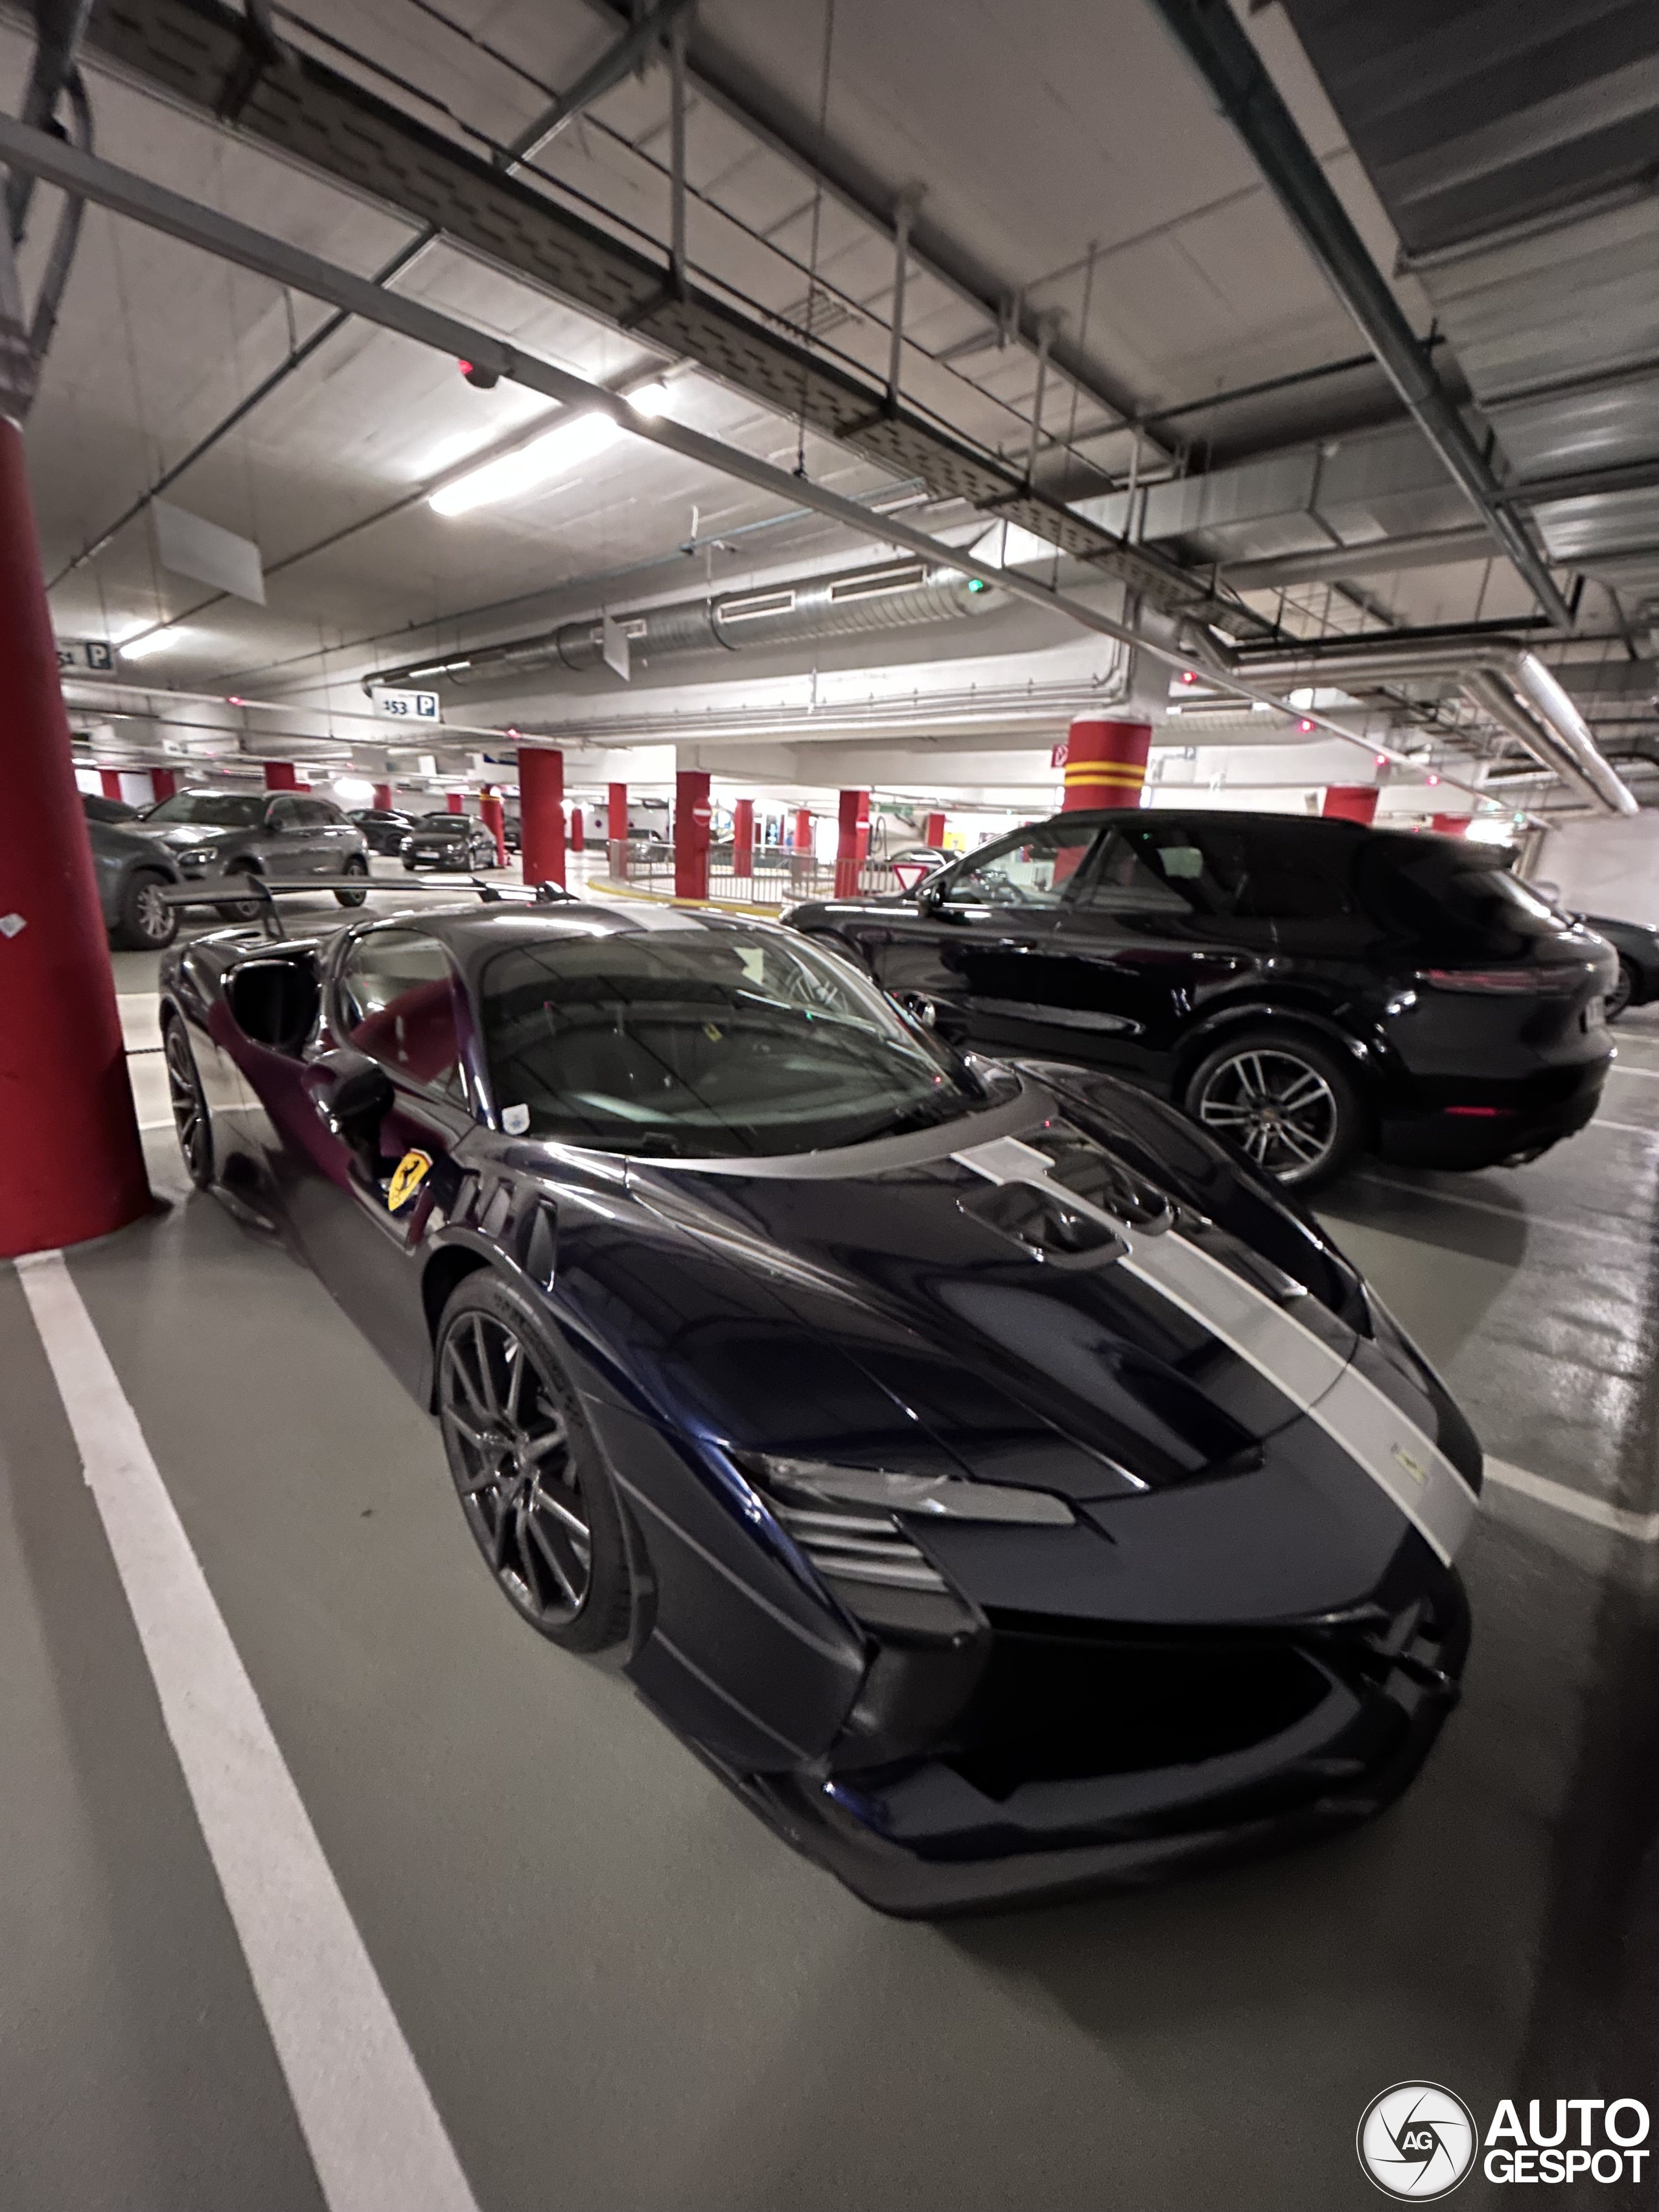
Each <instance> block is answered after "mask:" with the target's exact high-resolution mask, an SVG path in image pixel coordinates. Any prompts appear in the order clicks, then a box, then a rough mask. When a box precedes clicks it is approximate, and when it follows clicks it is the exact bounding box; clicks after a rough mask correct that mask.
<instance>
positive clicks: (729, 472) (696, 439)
mask: <svg viewBox="0 0 1659 2212" xmlns="http://www.w3.org/2000/svg"><path fill="white" fill-rule="evenodd" d="M0 161H3V162H4V163H6V164H7V165H8V166H9V167H11V168H13V169H14V170H16V169H23V170H27V171H28V172H29V173H31V174H32V175H33V176H35V177H37V178H39V179H41V180H42V181H43V182H45V183H47V184H52V185H57V186H58V189H59V190H60V191H66V192H72V193H78V194H79V195H80V196H81V197H82V198H83V199H85V200H87V201H88V202H90V203H91V204H93V205H94V206H96V207H104V208H107V209H109V210H111V211H112V213H114V214H116V215H120V216H127V217H129V218H130V219H131V221H133V222H139V223H142V224H143V225H144V226H145V227H146V228H149V229H152V230H155V231H159V232H161V233H162V234H164V235H165V236H167V237H169V238H174V239H177V240H180V241H181V242H182V243H183V244H185V245H188V246H196V247H198V248H200V249H201V250H202V251H203V252H207V253H211V254H214V255H216V256H217V257H218V258H220V259H222V260H225V261H229V262H233V263H234V264H236V265H237V266H238V267H240V268H243V269H248V270H253V271H254V272H255V273H256V274H257V275H259V276H264V277H267V278H268V279H269V280H270V282H271V283H275V284H282V285H288V286H290V287H291V288H292V289H294V290H295V291H296V292H301V293H304V294H305V295H307V298H310V299H314V300H322V301H326V302H328V304H329V305H331V306H332V307H341V308H343V309H344V310H345V311H346V312H347V313H350V314H354V315H360V316H362V319H363V320H364V321H365V322H369V323H374V324H376V325H379V326H380V328H381V329H383V330H389V331H397V332H398V333H399V334H400V335H401V336H402V337H407V338H410V339H412V340H413V341H414V342H415V343H416V344H417V345H423V346H428V347H430V348H431V349H434V350H435V351H436V352H438V353H441V354H443V355H445V356H447V357H448V358H449V359H450V360H452V361H453V360H456V359H461V360H465V361H470V362H473V363H474V364H475V366H477V368H480V369H483V371H485V372H486V373H488V374H492V375H495V376H496V377H498V378H502V377H504V378H506V379H507V380H508V381H509V382H511V383H514V384H521V385H523V386H525V388H526V390H527V391H532V392H540V393H542V394H543V396H544V398H549V399H554V400H557V401H560V402H561V403H562V404H564V405H566V406H568V407H571V408H574V409H577V410H581V411H582V412H584V413H591V414H599V415H605V416H609V417H610V418H611V421H612V422H616V423H617V424H618V425H619V427H620V428H623V429H624V430H626V431H628V432H629V434H630V435H632V436H634V437H636V438H639V439H641V440H642V441H644V442H645V443H647V444H649V445H653V446H661V447H664V448H665V449H666V450H667V451H668V452H670V453H678V454H679V455H680V456H681V457H682V458H683V459H685V460H689V461H693V462H696V463H698V464H699V465H702V467H705V468H708V469H711V470H713V471H715V472H716V473H718V474H719V475H721V476H726V477H733V478H735V479H736V480H737V481H738V482H739V483H748V484H751V485H753V486H754V488H755V489H757V490H758V491H763V492H765V493H767V494H769V495H770V496H771V497H773V498H774V499H775V500H776V501H778V502H779V504H780V506H782V507H811V508H813V509H815V510H816V511H817V513H820V514H824V515H827V516H829V519H830V520H832V521H834V522H838V523H841V524H842V525H843V526H845V527H846V528H847V529H848V530H849V531H851V532H854V534H855V535H856V536H858V537H860V538H872V539H874V540H875V541H876V542H877V543H878V544H884V545H902V546H904V547H906V548H907V549H908V550H909V551H911V552H913V553H920V554H921V555H922V556H923V557H924V558H926V559H927V560H929V561H934V562H939V565H940V566H941V567H944V568H953V569H956V570H957V572H958V573H959V574H963V575H966V576H977V577H978V578H979V579H980V580H981V582H983V583H986V584H988V585H991V586H994V587H995V588H996V589H998V590H1000V591H1003V592H1007V593H1008V594H1009V595H1010V596H1011V597H1012V598H1015V599H1025V600H1028V601H1030V603H1031V604H1032V605H1035V606H1040V607H1043V608H1046V609H1048V610H1049V611H1052V612H1054V613H1055V614H1059V615H1061V616H1063V617H1065V618H1066V620H1067V621H1069V622H1073V623H1076V624H1077V625H1078V627H1079V629H1085V630H1091V631H1093V632H1094V633H1095V635H1097V636H1100V637H1108V638H1111V639H1113V640H1115V641H1116V642H1117V643H1119V644H1121V645H1127V646H1130V647H1133V648H1134V649H1135V650H1136V651H1138V652H1139V653H1144V654H1145V655H1146V657H1147V658H1148V659H1151V660H1152V661H1155V662H1157V663H1158V664H1160V665H1163V666H1164V667H1168V668H1172V669H1176V670H1179V671H1188V672H1190V673H1191V674H1192V675H1194V676H1195V677H1200V678H1202V679H1203V680H1204V681H1205V682H1206V683H1207V684H1210V685H1212V687H1216V688H1218V689H1220V690H1225V691H1229V692H1231V693H1232V694H1233V695H1234V696H1237V697H1238V698H1241V699H1256V700H1260V701H1261V702H1262V703H1263V704H1264V705H1267V706H1270V707H1276V708H1280V709H1281V710H1284V709H1285V701H1284V700H1283V699H1281V698H1280V697H1279V696H1277V695H1276V694H1275V693H1274V692H1273V691H1271V690H1263V689H1261V687H1260V686H1259V685H1257V684H1254V683H1252V682H1251V681H1250V680H1249V678H1246V677H1243V676H1240V675H1237V674H1235V673H1232V672H1231V671H1223V670H1221V669H1218V667H1217V666H1216V665H1215V664H1214V662H1213V661H1212V660H1211V659H1200V658H1199V657H1198V656H1197V655H1195V654H1194V653H1190V652H1187V651H1185V650H1182V649H1181V648H1179V647H1175V646H1172V645H1169V644H1165V643H1164V642H1162V641H1159V640H1158V639H1155V638H1152V637H1149V636H1148V635H1146V631H1145V629H1142V628H1138V627H1136V626H1135V625H1134V624H1133V623H1127V622H1124V621H1122V620H1120V619H1119V618H1118V617H1115V616H1112V615H1108V614H1105V613H1103V611H1101V610H1100V609H1099V608H1097V607H1095V606H1092V605H1089V604H1088V603H1087V602H1086V601H1085V600H1082V599H1077V598H1075V597H1073V596H1072V595H1071V594H1069V593H1066V592H1059V591H1055V590H1054V589H1053V588H1052V587H1051V586H1048V585H1047V584H1044V583H1042V582H1040V581H1039V580H1038V579H1037V578H1036V577H1035V576H1027V575H1025V574H1022V573H1021V572H1020V571H1019V570H1018V569H1015V568H994V567H993V566H992V565H991V564H990V563H989V562H985V561H981V560H978V559H976V558H975V556H974V555H973V554H971V553H968V552H964V551H963V550H962V549H961V548H960V547H958V546H954V545H947V544H945V543H944V541H943V540H942V539H940V538H933V537H931V536H929V534H928V533H927V532H926V531H924V530H916V529H914V528H912V527H911V526H910V525H909V524H908V523H907V522H905V521H904V520H903V519H902V516H899V515H896V514H885V515H883V514H876V513H872V511H871V510H870V509H869V508H868V507H862V506H860V504H859V502H858V501H856V500H852V499H848V498H846V497H844V496H843V495H842V494H841V493H840V492H834V491H831V490H829V488H828V487H827V486H826V485H823V484H818V483H813V482H811V479H810V478H806V479H803V478H801V477H796V476H793V475H791V474H790V473H789V472H788V471H786V470H783V469H780V468H776V467H775V466H774V465H773V464H772V463H771V462H770V461H765V460H762V459H760V458H759V457H758V456H757V455H756V454H753V453H745V452H744V450H743V449H742V448H741V447H738V446H730V445H726V444H725V443H724V442H723V441H720V439H718V438H710V437H708V436H707V435H705V434H704V433H703V432H702V431H701V430H694V429H692V428H690V427H689V426H688V425H687V424H685V423H683V422H675V421H674V420H673V419H672V418H671V416H666V415H658V416H642V415H638V414H636V413H635V410H634V409H633V408H632V407H630V406H629V403H628V401H627V400H626V399H625V398H623V397H622V396H621V394H620V393H617V392H610V391H607V390H606V389H605V386H603V385H599V384H592V383H590V382H589V381H588V380H587V379H586V377H582V376H577V375H575V374H573V373H572V372H571V371H570V370H569V369H567V368H559V367H558V366H557V365H556V363H554V362H550V361H544V360H543V359H541V358H540V357H539V356H537V355H534V354H528V353H525V352H523V351H521V350H520V349H519V348H518V347H517V346H513V345H509V344H507V342H506V341H505V340H504V339H501V338H499V337H495V336H494V335H493V334H492V333H491V332H489V331H481V330H478V329H477V328H475V327H474V326H473V325H471V324H468V323H464V322H462V321H461V320H460V319H459V318H458V317H456V316H454V315H449V314H446V313H443V312H442V311H441V309H439V308H436V307H428V305H427V303H426V302H425V301H422V300H415V299H410V298H408V297H406V296H405V295H404V294H402V293H398V292H387V291H386V290H383V289H381V287H380V285H378V284H376V283H374V281H373V279H372V278H370V277H367V276H357V275H356V273H355V272H354V271H352V270H347V269H342V268H339V267H338V266H337V264H334V263H332V262H329V261H325V260H324V259H322V258H321V257H320V256H319V255H318V254H314V253H309V252H306V251H305V249H304V248H303V247H301V246H291V245H289V242H288V241H287V240H285V239H279V238H273V237H271V236H270V235H269V234H267V233H265V232H264V231H258V230H255V229H253V228H252V227H251V226H250V225H248V224H246V223H243V222H237V221H236V220H235V219H234V217H233V216H228V215H224V214H222V213H221V212H220V210H218V209H216V208H209V207H204V206H203V205H202V204H200V203H199V202H198V201H195V200H191V199H186V198H185V197H184V196H183V195H182V194H180V193H179V192H174V191H168V190H167V187H166V186H165V185H157V184H153V183H151V182H150V180H149V179H148V178H145V177H140V176H137V175H136V174H134V173H133V172H132V171H131V170H130V169H123V168H119V167H117V166H116V165H115V164H114V163H113V162H110V161H101V160H100V159H99V158H98V157H97V156H96V155H91V154H87V153H83V152H82V151H81V149H79V148H78V147H75V146H71V145H69V144H67V143H65V142H64V141H63V140H62V139H58V138H55V137H49V136H48V135H47V134H46V132H44V131H32V130H31V129H30V128H29V127H28V125H27V124H22V123H18V122H15V121H14V120H13V119H12V118H10V117H0ZM1302 720H1304V721H1311V722H1312V723H1313V724H1314V726H1316V728H1320V729H1325V730H1328V731H1330V732H1332V734H1333V735H1334V736H1336V737H1339V738H1341V739H1342V741H1343V742H1344V743H1345V744H1351V745H1355V746H1358V747H1359V748H1360V749H1361V750H1373V751H1375V752H1376V753H1377V754H1379V755H1382V756H1384V757H1387V758H1389V759H1391V760H1397V761H1399V762H1400V763H1401V764H1402V765H1403V766H1407V767H1410V766H1412V765H1413V763H1411V762H1410V761H1409V760H1408V759H1407V757H1406V755H1404V754H1403V753H1395V752H1393V751H1391V750H1389V747H1388V746H1386V745H1380V744H1378V745H1374V744H1373V742H1372V741H1371V740H1370V739H1369V738H1357V737H1355V736H1354V734H1353V732H1352V731H1350V730H1347V729H1345V728H1344V727H1343V726H1341V725H1340V723H1337V722H1334V721H1332V720H1330V719H1329V718H1328V716H1327V715H1325V714H1322V713H1321V712H1320V711H1319V710H1318V709H1316V708H1308V709H1305V710H1303V712H1302ZM1443 781H1444V782H1445V783H1447V784H1448V785H1449V786H1452V787H1455V789H1457V790H1460V791H1474V790H1475V788H1476V787H1475V786H1474V785H1473V784H1468V783H1464V782H1462V781H1461V780H1460V779H1459V778H1457V777H1455V776H1450V775H1445V776H1443Z"/></svg>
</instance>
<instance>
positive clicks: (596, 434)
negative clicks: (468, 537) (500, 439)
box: [427, 414, 623, 514]
mask: <svg viewBox="0 0 1659 2212" xmlns="http://www.w3.org/2000/svg"><path fill="white" fill-rule="evenodd" d="M622 435H623V431H622V428H621V427H620V425H619V424H617V423H615V422H612V421H611V417H610V416H608V415H592V414H590V415H574V416H569V417H568V419H567V420H566V421H564V422H561V423H559V424H558V425H557V426H556V428H554V429H551V430H546V431H544V432H543V434H542V435H541V436H540V437H539V438H532V440H531V441H530V443H529V444H528V445H527V446H520V447H519V449H518V451H517V452H516V453H503V454H502V455H501V458H500V459H499V460H494V461H486V462H485V463H484V465H483V467H482V468H479V469H471V470H469V471H467V473H466V475H465V476H464V477H456V479H455V481H454V483H450V484H446V485H445V486H444V488H443V489H442V490H441V491H435V492H434V493H433V495H432V496H431V498H430V499H429V500H428V501H427V505H428V507H431V509H432V510H433V512H434V513H435V514H465V513H468V512H469V511H470V510H471V508H473V507H489V506H493V505H494V504H495V502H496V501H499V500H504V499H520V498H522V497H523V496H524V495H525V494H526V493H527V492H532V491H537V490H539V489H540V488H541V486H542V485H543V484H545V483H552V481H553V480H554V478H555V477H561V476H563V475H565V474H566V473H567V472H568V471H569V470H571V469H574V468H575V467H577V466H578V465H580V463H581V462H583V461H586V460H590V459H592V457H593V455H594V454H596V453H603V452H604V451H605V447H607V446H613V445H615V443H616V442H617V439H618V438H620V437H621V436H622Z"/></svg>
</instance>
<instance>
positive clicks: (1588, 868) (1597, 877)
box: [1531, 811, 1659, 927]
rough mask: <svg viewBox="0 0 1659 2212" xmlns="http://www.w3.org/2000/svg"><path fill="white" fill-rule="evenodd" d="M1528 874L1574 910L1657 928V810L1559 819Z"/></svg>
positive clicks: (1658, 881) (1658, 823)
mask: <svg viewBox="0 0 1659 2212" xmlns="http://www.w3.org/2000/svg"><path fill="white" fill-rule="evenodd" d="M1531 874H1532V876H1533V878H1534V880H1535V881H1536V882H1539V883H1548V884H1556V885H1558V886H1559V890H1560V896H1561V903H1562V905H1563V906H1565V907H1568V908H1572V909H1573V910H1575V911H1576V912H1577V913H1579V914H1604V915H1607V919H1608V920H1609V921H1644V922H1647V923H1650V925H1652V926H1653V927H1659V812H1654V811H1646V812H1644V813H1641V814H1630V815H1624V816H1620V817H1617V818H1616V819H1612V820H1609V819H1607V818H1606V817H1603V818H1601V819H1598V820H1596V821H1593V822H1566V823H1562V825H1561V827H1560V828H1559V829H1551V830H1550V831H1548V832H1547V835H1546V836H1545V839H1544V844H1543V849H1542V851H1541V853H1540V854H1539V857H1538V860H1537V863H1536V865H1535V866H1534V868H1533V869H1532V870H1531Z"/></svg>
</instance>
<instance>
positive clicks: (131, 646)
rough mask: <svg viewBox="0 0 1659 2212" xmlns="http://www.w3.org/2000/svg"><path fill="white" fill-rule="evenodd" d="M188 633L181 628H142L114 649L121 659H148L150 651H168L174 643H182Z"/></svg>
mask: <svg viewBox="0 0 1659 2212" xmlns="http://www.w3.org/2000/svg"><path fill="white" fill-rule="evenodd" d="M188 635H189V632H188V631H186V630H182V629H143V630H140V631H139V632H138V633H137V635H136V636H134V637H130V638H129V639H128V640H127V641H126V642H125V644H124V645H118V646H117V647H116V648H115V649H116V651H117V652H118V653H119V654H120V656H121V658H122V659H123V660H148V659H149V657H150V655H151V653H170V652H171V651H172V650H173V647H174V646H175V645H182V644H184V642H185V639H186V638H187V637H188Z"/></svg>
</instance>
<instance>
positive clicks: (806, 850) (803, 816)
mask: <svg viewBox="0 0 1659 2212" xmlns="http://www.w3.org/2000/svg"><path fill="white" fill-rule="evenodd" d="M793 850H794V851H795V852H797V853H802V854H806V855H808V856H809V857H810V856H811V850H812V810H811V807H810V806H798V807H797V808H796V809H795V842H794V846H793Z"/></svg>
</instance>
